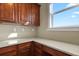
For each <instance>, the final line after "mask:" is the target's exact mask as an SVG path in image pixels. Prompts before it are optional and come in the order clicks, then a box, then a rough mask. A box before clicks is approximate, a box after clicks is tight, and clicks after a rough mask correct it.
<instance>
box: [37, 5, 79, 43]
mask: <svg viewBox="0 0 79 59" xmlns="http://www.w3.org/2000/svg"><path fill="white" fill-rule="evenodd" d="M48 6H49V5H48V4H41V12H40V27H39V28H38V36H39V37H42V38H47V39H53V40H58V41H64V42H68V43H73V44H79V31H74V32H73V31H47V29H48V21H49V18H48V16H49V13H48V12H49V8H48Z"/></svg>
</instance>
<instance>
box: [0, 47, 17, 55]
mask: <svg viewBox="0 0 79 59" xmlns="http://www.w3.org/2000/svg"><path fill="white" fill-rule="evenodd" d="M16 55H17V46H8V47H4V48H0V56H16Z"/></svg>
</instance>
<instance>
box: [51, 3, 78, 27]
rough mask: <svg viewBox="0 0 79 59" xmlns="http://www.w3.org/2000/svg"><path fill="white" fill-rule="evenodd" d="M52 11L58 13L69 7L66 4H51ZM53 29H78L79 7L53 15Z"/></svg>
mask: <svg viewBox="0 0 79 59" xmlns="http://www.w3.org/2000/svg"><path fill="white" fill-rule="evenodd" d="M53 6H54V8H53V11H54V12H56V11H59V10H62V9H63V8H66V7H69V6H70V5H69V4H67V3H61V4H59V3H58V4H57V3H56V4H53ZM58 6H61V7H58ZM52 23H53V27H54V28H55V27H78V26H79V7H75V8H73V9H70V10H67V11H64V12H61V13H59V14H56V15H53V21H52Z"/></svg>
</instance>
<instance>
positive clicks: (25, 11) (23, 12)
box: [18, 3, 31, 25]
mask: <svg viewBox="0 0 79 59" xmlns="http://www.w3.org/2000/svg"><path fill="white" fill-rule="evenodd" d="M18 5H19V20H20V21H19V23H21V24H23V25H29V24H30V19H31V4H24V3H23V4H22V3H20V4H18ZM27 22H29V23H27Z"/></svg>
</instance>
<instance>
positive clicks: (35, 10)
mask: <svg viewBox="0 0 79 59" xmlns="http://www.w3.org/2000/svg"><path fill="white" fill-rule="evenodd" d="M31 15H32V16H31V18H32V25H35V26H39V25H40V5H37V4H32V14H31Z"/></svg>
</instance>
